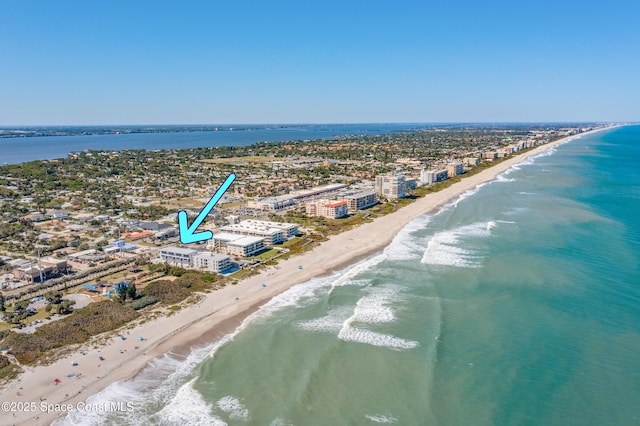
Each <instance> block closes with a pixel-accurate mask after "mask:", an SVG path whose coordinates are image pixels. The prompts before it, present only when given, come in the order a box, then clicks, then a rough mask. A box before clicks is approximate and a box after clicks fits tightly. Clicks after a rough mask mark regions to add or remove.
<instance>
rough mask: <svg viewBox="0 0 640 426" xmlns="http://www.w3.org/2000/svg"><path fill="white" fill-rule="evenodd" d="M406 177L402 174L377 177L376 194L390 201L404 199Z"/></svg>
mask: <svg viewBox="0 0 640 426" xmlns="http://www.w3.org/2000/svg"><path fill="white" fill-rule="evenodd" d="M406 190H407V188H406V184H405V177H404V175H401V174H390V175H378V176H376V194H377V195H379V196H381V197H385V198H387V199H389V200H395V199H398V198H404V196H405V195H406Z"/></svg>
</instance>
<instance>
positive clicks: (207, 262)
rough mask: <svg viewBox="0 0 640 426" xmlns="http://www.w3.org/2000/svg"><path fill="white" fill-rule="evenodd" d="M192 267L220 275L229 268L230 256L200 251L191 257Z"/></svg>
mask: <svg viewBox="0 0 640 426" xmlns="http://www.w3.org/2000/svg"><path fill="white" fill-rule="evenodd" d="M193 267H194V268H196V269H198V270H200V271H207V272H215V273H220V272H223V271H226V270H227V269H229V268H230V267H231V256H228V255H226V254H220V253H213V252H210V251H201V252H199V253H198V254H196V255H194V256H193Z"/></svg>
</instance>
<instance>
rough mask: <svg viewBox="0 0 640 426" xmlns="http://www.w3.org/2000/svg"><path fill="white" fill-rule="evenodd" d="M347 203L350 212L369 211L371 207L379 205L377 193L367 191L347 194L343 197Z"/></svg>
mask: <svg viewBox="0 0 640 426" xmlns="http://www.w3.org/2000/svg"><path fill="white" fill-rule="evenodd" d="M342 199H343V200H344V201H346V202H347V207H348V208H349V212H352V213H353V212H355V211H356V210H363V209H367V208H369V207H371V206H375V205H376V204H377V203H378V197H377V196H376V193H375V191H373V190H365V191H360V192H357V193H355V194H347V195H345V196H344V197H342Z"/></svg>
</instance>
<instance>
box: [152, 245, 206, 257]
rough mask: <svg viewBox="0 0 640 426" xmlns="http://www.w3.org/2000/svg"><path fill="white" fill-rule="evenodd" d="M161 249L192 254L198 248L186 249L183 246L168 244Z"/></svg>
mask: <svg viewBox="0 0 640 426" xmlns="http://www.w3.org/2000/svg"><path fill="white" fill-rule="evenodd" d="M160 251H167V252H171V253H178V254H186V255H192V254H193V253H195V252H196V251H197V250H192V249H186V248H181V247H176V246H167V247H162V248H161V249H160Z"/></svg>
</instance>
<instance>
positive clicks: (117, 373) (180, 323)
mask: <svg viewBox="0 0 640 426" xmlns="http://www.w3.org/2000/svg"><path fill="white" fill-rule="evenodd" d="M601 130H604V129H598V130H594V131H592V132H589V133H594V132H597V131H601ZM589 133H583V134H582V135H585V134H589ZM574 137H575V136H571V137H567V138H564V139H560V140H558V141H555V142H552V143H548V144H545V145H542V146H539V147H536V148H535V149H532V150H530V151H528V152H526V153H523V154H520V155H516V156H514V157H511V158H509V159H507V160H505V161H503V162H501V163H499V164H497V165H495V166H493V167H491V168H489V169H486V170H484V171H482V172H480V173H478V174H476V175H473V176H470V177H465V178H463V179H462V180H461V181H460V182H457V183H455V184H453V185H451V186H449V187H448V188H446V189H444V190H442V191H439V192H436V193H433V194H429V195H427V196H426V197H424V198H420V199H418V200H416V201H415V202H414V203H412V204H410V205H408V206H406V207H404V208H402V209H400V210H398V211H396V212H394V213H392V214H389V215H387V216H384V217H381V218H377V219H376V220H374V221H373V222H371V223H367V224H364V225H361V226H359V227H357V228H354V229H352V230H349V231H347V232H344V233H342V234H339V235H335V236H332V237H331V238H330V239H329V240H328V241H325V242H323V243H322V244H320V245H318V246H317V247H315V248H314V249H313V250H312V251H310V252H307V253H305V254H303V255H301V256H297V257H294V258H292V259H288V260H285V261H281V262H280V263H279V264H278V266H277V267H275V268H274V267H270V268H268V269H265V270H263V271H261V273H260V274H258V275H256V276H253V277H250V278H248V279H245V280H243V281H241V282H239V283H238V284H237V285H228V286H226V287H224V288H223V289H221V290H218V291H214V292H211V293H209V294H207V295H205V296H204V297H203V298H202V299H201V300H200V301H199V302H197V303H196V304H193V305H190V306H188V307H186V308H183V309H181V310H179V311H177V312H175V313H174V314H173V315H171V316H168V317H167V316H165V317H161V318H157V319H154V320H150V321H147V322H145V323H143V324H140V325H138V326H136V327H135V328H134V327H130V328H126V329H124V330H121V331H120V332H119V333H115V336H114V337H112V338H110V339H109V340H108V342H107V343H106V344H104V345H101V346H98V347H94V346H95V345H90V344H86V345H84V346H83V347H82V348H79V349H78V351H77V352H76V353H75V354H73V355H71V356H67V357H65V358H63V359H60V360H59V361H57V362H55V363H53V364H51V365H48V366H43V367H31V368H27V369H26V371H25V372H24V373H23V374H21V376H20V377H19V379H17V380H14V381H13V382H11V383H9V384H8V385H6V386H5V387H4V388H3V389H2V391H1V392H0V401H1V402H3V403H5V402H8V403H9V404H10V405H9V406H8V408H10V410H6V409H5V405H6V404H4V405H3V413H2V415H1V416H0V419H1V420H0V425H12V424H29V425H32V424H50V423H51V422H52V421H54V420H56V419H58V418H61V417H64V416H65V415H66V414H67V412H68V410H69V409H71V408H76V407H78V404H79V403H80V404H82V403H83V402H84V401H85V400H86V399H87V398H88V397H89V396H91V395H93V394H95V393H97V392H99V391H100V390H102V389H104V388H105V387H106V386H108V385H109V384H111V383H112V382H114V381H118V380H124V379H127V378H131V377H133V376H135V375H136V373H137V372H139V371H140V370H141V369H142V368H144V366H145V365H147V363H148V362H149V361H150V360H151V359H153V358H155V357H158V356H161V355H162V354H164V353H166V352H169V351H172V352H178V353H181V354H186V353H188V351H189V349H190V348H191V347H194V346H201V345H204V344H210V343H212V342H215V341H216V340H219V339H220V338H221V337H223V336H225V335H227V334H229V333H230V332H232V331H233V330H234V329H235V328H237V326H238V325H240V324H241V323H242V321H243V320H244V319H245V318H247V316H249V315H250V314H251V313H252V312H255V310H257V309H259V307H260V306H261V305H262V304H264V303H265V302H266V301H268V300H269V299H271V298H272V297H274V296H275V295H277V294H280V293H282V292H283V291H285V290H287V289H288V288H290V287H292V286H294V285H296V284H299V283H302V282H305V281H308V280H309V279H311V278H313V277H317V276H321V275H325V274H330V273H331V272H332V271H335V270H338V269H341V268H342V267H345V266H346V265H348V264H351V263H354V262H355V261H357V260H358V259H361V258H364V257H366V256H368V255H370V254H372V253H374V252H377V251H380V250H381V249H382V248H384V247H385V246H387V245H388V244H389V243H390V242H391V241H392V239H393V238H394V236H395V235H396V234H397V233H398V232H399V231H400V230H401V229H402V228H403V227H404V226H405V225H407V224H408V223H409V222H410V221H412V220H414V219H415V218H417V217H419V216H421V215H423V214H426V213H430V212H433V211H435V210H436V209H438V208H439V207H441V206H442V205H444V204H446V203H447V202H450V201H451V200H453V199H455V198H457V197H459V196H460V195H461V194H463V193H464V192H466V191H469V190H472V189H474V188H476V187H477V186H478V185H480V184H483V183H485V182H488V181H491V180H493V179H495V178H496V176H498V175H499V174H500V173H503V172H504V171H505V170H507V169H509V168H510V167H512V166H513V165H515V164H518V163H520V162H522V161H524V160H526V159H527V158H530V157H531V156H535V155H538V154H540V153H541V152H543V151H545V150H548V149H551V148H553V147H555V146H557V145H559V144H561V143H564V142H566V141H567V140H569V139H572V138H574ZM299 265H302V269H300V268H299ZM262 283H265V284H266V287H263V286H262ZM118 334H120V335H122V337H123V338H122V337H118ZM80 350H82V352H83V353H80ZM74 363H77V365H72V364H74ZM71 374H73V375H72V376H71ZM56 379H59V382H58V383H56V382H55V380H56ZM13 403H15V404H13ZM56 404H64V405H56ZM47 410H50V411H49V412H47Z"/></svg>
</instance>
